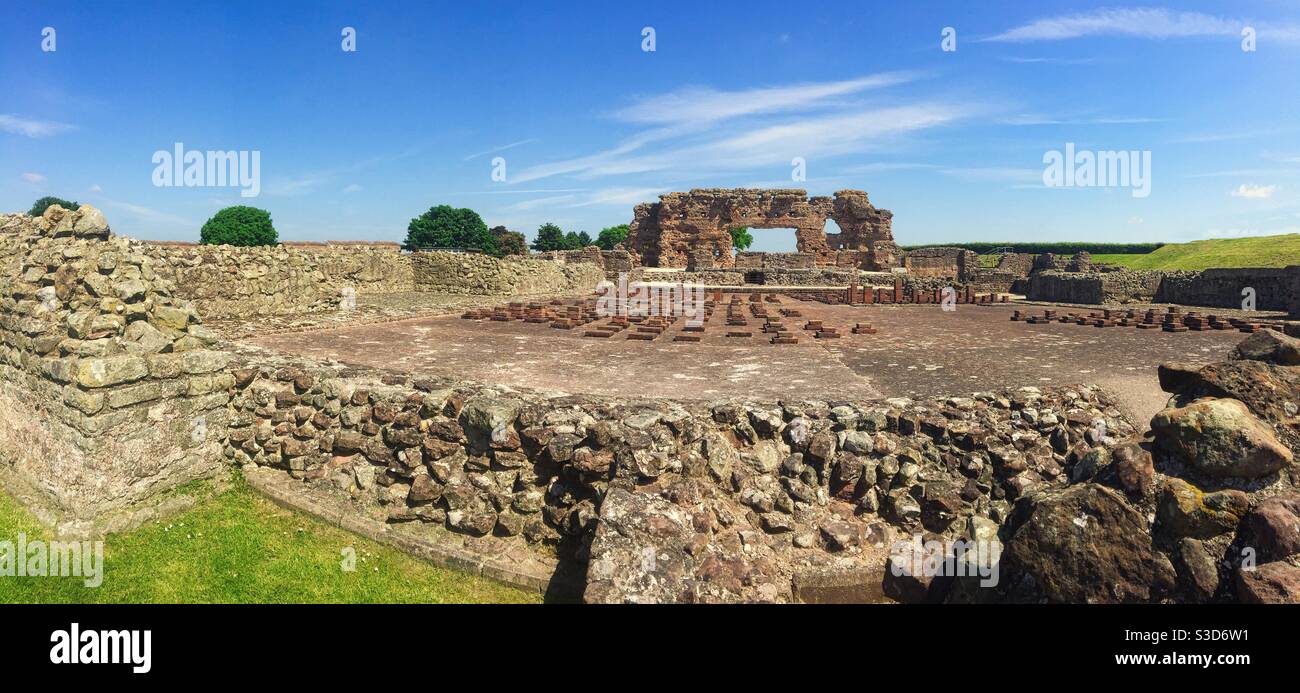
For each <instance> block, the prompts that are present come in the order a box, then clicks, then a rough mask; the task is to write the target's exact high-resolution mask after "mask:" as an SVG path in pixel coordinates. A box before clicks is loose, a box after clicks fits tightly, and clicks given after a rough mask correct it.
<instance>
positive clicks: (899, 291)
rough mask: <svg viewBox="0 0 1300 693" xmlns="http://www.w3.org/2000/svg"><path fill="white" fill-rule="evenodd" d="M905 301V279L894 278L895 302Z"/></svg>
mask: <svg viewBox="0 0 1300 693" xmlns="http://www.w3.org/2000/svg"><path fill="white" fill-rule="evenodd" d="M902 302H903V280H902V279H894V303H902Z"/></svg>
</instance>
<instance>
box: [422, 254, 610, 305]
mask: <svg viewBox="0 0 1300 693" xmlns="http://www.w3.org/2000/svg"><path fill="white" fill-rule="evenodd" d="M410 260H411V265H412V274H413V277H414V288H415V290H416V291H431V292H435V293H443V294H464V295H497V296H509V295H514V296H527V295H534V294H551V293H562V292H571V291H581V292H586V291H593V290H595V287H596V284H598V283H600V281H601V280H603V279H604V278H605V272H604V270H603V269H602V268H601V267H599V266H597V265H595V264H592V263H588V262H575V263H571V264H557V263H554V262H549V261H546V260H536V259H532V258H525V257H520V256H507V257H505V258H501V259H498V258H494V257H491V256H489V255H482V254H478V253H448V252H421V253H415V254H413V255H412V256H411V257H410Z"/></svg>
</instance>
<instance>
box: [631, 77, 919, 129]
mask: <svg viewBox="0 0 1300 693" xmlns="http://www.w3.org/2000/svg"><path fill="white" fill-rule="evenodd" d="M920 76H921V74H920V73H917V72H883V73H880V74H874V75H867V76H865V77H858V78H855V79H846V80H841V81H837V82H813V83H805V84H794V85H788V86H781V87H761V88H757V89H742V90H737V91H719V90H716V89H711V88H707V87H688V88H685V89H680V90H678V91H674V92H669V93H667V94H660V95H658V96H651V97H646V98H642V99H639V100H638V101H637V102H636V103H635V104H633V105H631V106H628V107H627V108H623V109H621V110H619V111H616V112H615V113H614V114H613V115H614V117H615V118H617V119H618V120H622V121H624V122H628V123H641V124H645V125H682V124H688V125H706V124H709V123H716V122H720V121H723V120H728V119H731V118H738V117H741V116H751V115H759V114H767V113H781V112H790V111H799V110H803V111H806V110H808V109H810V108H814V107H817V106H821V105H824V104H825V102H826V100H828V99H831V98H835V97H842V96H848V95H850V94H856V93H858V92H862V91H866V90H868V89H880V88H884V87H890V86H894V85H898V84H903V83H906V82H911V81H914V80H916V79H917V78H918V77H920Z"/></svg>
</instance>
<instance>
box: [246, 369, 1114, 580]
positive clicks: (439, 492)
mask: <svg viewBox="0 0 1300 693" xmlns="http://www.w3.org/2000/svg"><path fill="white" fill-rule="evenodd" d="M238 360H239V361H240V365H239V367H237V368H236V369H235V370H234V371H233V372H234V390H235V395H234V397H233V399H232V401H231V403H232V410H233V412H232V416H231V427H230V430H229V436H228V439H227V444H226V446H225V454H226V457H227V458H228V459H229V460H230V461H231V462H233V463H235V464H239V465H244V466H248V465H252V466H254V467H261V468H270V469H276V470H281V471H282V472H284V473H285V474H287V475H289V476H291V477H293V478H295V479H298V480H299V481H301V482H302V484H303V487H304V488H306V489H311V490H314V492H317V493H322V494H332V495H333V496H338V497H342V498H346V499H347V500H348V503H349V506H348V507H349V508H350V510H345V512H349V513H353V514H355V515H357V516H360V517H365V518H370V519H372V520H380V521H383V522H387V523H389V524H390V525H403V526H405V525H420V526H426V527H429V528H432V529H436V530H447V531H449V532H451V533H453V534H454V535H460V536H467V537H471V538H481V541H483V542H489V543H484V544H482V545H481V546H482V547H484V549H482V550H486V547H488V546H490V545H491V546H496V547H498V548H496V549H493V550H492V551H493V552H498V553H499V552H501V551H503V550H505V549H504V548H502V547H505V546H509V545H512V544H517V545H521V546H526V547H528V548H529V550H531V551H535V552H539V553H541V554H544V555H547V556H551V557H554V558H556V559H558V560H559V561H561V562H562V563H565V564H568V565H570V566H577V567H574V568H572V569H571V570H570V571H568V572H570V573H572V574H574V575H578V576H581V575H583V574H585V575H586V581H585V582H586V584H585V597H586V599H587V600H588V601H596V602H607V601H647V600H653V601H736V600H747V601H792V600H794V599H795V598H796V596H795V593H794V591H795V588H794V585H795V583H796V581H797V576H798V575H800V574H804V573H806V571H808V570H816V569H842V568H856V569H857V570H859V571H862V572H867V573H869V574H871V575H872V576H873V578H874V580H875V584H876V585H878V584H879V575H880V574H879V566H878V565H872V564H870V563H867V562H864V561H863V558H864V553H863V552H864V549H865V548H867V547H868V546H869V545H871V544H872V543H873V542H879V541H882V540H883V537H884V536H885V535H886V534H887V533H889V532H892V531H894V530H893V529H887V528H886V527H892V528H894V529H897V530H898V531H916V532H922V531H925V532H933V533H937V534H942V535H946V536H953V537H956V536H961V535H963V534H964V533H966V532H967V531H968V527H969V526H970V525H971V524H972V523H974V524H976V525H979V526H983V524H991V525H992V526H994V527H996V525H997V524H998V523H1001V522H1002V521H1004V520H1005V519H1006V518H1007V517H1008V515H1009V513H1010V509H1011V503H1012V502H1013V501H1014V500H1015V499H1016V498H1018V497H1020V496H1023V495H1024V494H1026V493H1028V492H1030V491H1031V490H1037V489H1039V488H1048V487H1051V486H1054V485H1059V484H1060V483H1061V480H1062V479H1063V478H1064V474H1065V472H1064V466H1065V463H1066V462H1065V461H1066V460H1067V459H1070V460H1074V459H1080V458H1082V456H1084V455H1085V454H1086V452H1087V451H1088V450H1089V449H1090V448H1091V447H1106V446H1109V445H1113V444H1115V442H1116V439H1112V438H1102V437H1094V438H1090V439H1089V441H1090V442H1085V438H1084V436H1085V433H1086V432H1087V431H1088V430H1090V429H1091V430H1094V431H1096V430H1106V431H1109V432H1110V434H1111V435H1114V436H1117V437H1123V436H1127V435H1130V434H1131V433H1132V432H1133V428H1132V426H1131V425H1130V424H1129V423H1128V422H1127V421H1125V420H1124V419H1123V418H1122V417H1121V416H1120V415H1119V413H1118V411H1117V410H1116V409H1115V408H1114V406H1113V405H1112V404H1111V403H1110V401H1109V400H1108V399H1106V397H1105V396H1104V395H1103V394H1101V393H1100V392H1098V391H1096V390H1094V389H1091V388H1076V389H1061V390H1058V391H1040V390H1038V389H1036V388H1024V389H1022V390H1018V391H1015V392H1009V393H986V394H983V395H979V396H975V397H970V398H951V399H947V400H933V401H922V402H912V401H909V400H891V401H890V402H889V403H887V404H886V403H864V404H838V405H836V406H831V405H829V404H826V403H821V402H802V403H794V402H787V403H782V404H775V403H770V402H747V401H724V402H714V403H701V402H672V401H665V400H645V401H642V400H637V399H634V398H618V399H615V398H601V397H588V396H548V395H545V394H542V393H531V392H521V391H515V390H509V389H506V388H500V387H491V386H483V385H474V384H466V383H457V382H454V381H443V380H434V379H420V378H418V377H412V376H409V375H400V374H396V373H385V372H382V371H374V370H367V369H348V368H344V367H341V366H336V365H332V366H326V365H322V364H319V363H316V362H313V361H309V360H304V359H298V358H296V357H294V358H291V357H284V356H276V355H273V354H265V353H247V354H241V355H240V356H239V357H238ZM611 501H612V502H611ZM643 504H648V506H646V507H642V506H643ZM658 511H664V512H667V513H668V517H669V518H673V517H677V518H685V521H684V522H673V523H667V524H665V525H663V527H662V529H663V530H664V531H665V532H667V533H666V534H658V535H656V536H647V535H638V533H637V532H638V530H636V529H635V527H636V526H642V527H644V525H641V524H640V522H648V523H651V524H653V523H656V522H658V521H659V520H658V519H656V518H655V517H651V516H650V515H649V514H646V513H651V514H653V513H657V512H658ZM626 513H637V514H639V517H640V519H639V521H634V518H632V517H628V516H627V515H626ZM691 518H695V519H694V520H692V519H691ZM626 522H633V525H632V526H627V525H625V524H624V523H626ZM624 530H632V531H624ZM611 533H613V534H611ZM617 537H623V538H622V539H619V538H617ZM737 540H739V541H737ZM678 541H682V542H686V543H691V542H694V546H695V549H694V550H693V551H691V552H689V554H688V555H682V556H681V560H682V561H683V562H682V563H680V564H679V563H674V562H672V561H661V562H660V563H661V564H662V567H647V566H646V565H644V562H643V561H641V560H640V558H639V557H640V556H641V555H642V550H643V549H645V548H647V547H651V548H659V549H662V550H664V551H667V552H668V553H669V554H671V555H677V553H676V552H677V551H678V550H680V549H682V548H683V546H680V545H678V544H677V543H676V542H678ZM646 542H654V546H653V547H652V546H651V544H649V543H646ZM742 545H743V547H744V548H742ZM660 570H682V571H684V572H683V573H682V574H680V575H679V576H678V577H679V578H681V579H679V580H674V579H664V577H663V576H661V575H650V574H647V573H646V572H645V571H651V572H652V573H653V572H656V571H660Z"/></svg>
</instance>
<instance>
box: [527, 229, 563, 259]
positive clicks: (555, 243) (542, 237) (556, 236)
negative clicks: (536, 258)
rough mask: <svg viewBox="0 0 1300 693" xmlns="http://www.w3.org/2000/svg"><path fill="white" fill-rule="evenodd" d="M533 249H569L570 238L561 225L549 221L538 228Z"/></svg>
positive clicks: (543, 250)
mask: <svg viewBox="0 0 1300 693" xmlns="http://www.w3.org/2000/svg"><path fill="white" fill-rule="evenodd" d="M531 247H532V249H533V250H536V251H538V252H546V251H548V250H567V249H568V239H567V238H566V237H565V235H564V231H562V230H561V229H560V227H558V226H556V225H555V224H552V223H550V222H547V223H545V224H542V225H541V226H540V227H538V229H537V238H534V239H533V244H532V246H531Z"/></svg>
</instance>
